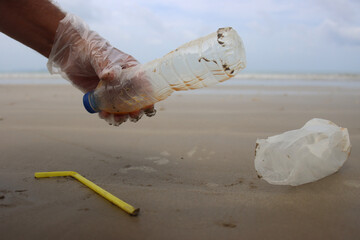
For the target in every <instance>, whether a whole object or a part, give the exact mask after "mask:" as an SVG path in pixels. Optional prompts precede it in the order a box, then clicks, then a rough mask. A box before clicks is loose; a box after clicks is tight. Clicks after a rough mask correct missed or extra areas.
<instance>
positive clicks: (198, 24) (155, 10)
mask: <svg viewBox="0 0 360 240" xmlns="http://www.w3.org/2000/svg"><path fill="white" fill-rule="evenodd" d="M57 3H58V5H60V6H61V7H62V8H63V9H64V10H65V11H69V12H72V13H74V14H77V15H78V16H80V17H82V18H83V19H84V20H85V21H86V22H87V23H88V24H89V25H90V27H91V28H92V29H94V30H96V31H98V32H99V33H100V34H101V35H102V36H103V37H105V38H107V39H108V40H109V41H110V42H111V43H112V44H113V45H114V46H116V47H117V48H119V49H121V50H123V51H125V52H127V53H129V54H132V55H133V56H134V57H136V58H138V59H139V60H140V61H141V62H147V61H149V60H152V59H154V58H158V57H161V56H162V55H164V54H166V53H167V52H169V51H171V50H173V49H175V48H176V47H178V46H179V45H181V44H183V43H185V42H187V41H190V40H193V39H196V38H198V37H201V36H203V35H207V34H209V33H211V32H214V31H216V30H217V29H218V28H219V27H226V26H231V27H233V28H235V29H236V30H237V32H238V33H239V35H240V36H241V37H242V39H243V41H244V44H245V49H246V54H247V59H248V67H247V70H246V72H248V73H250V72H263V73H268V72H270V73H273V72H285V73H294V72H305V73H327V72H330V73H360V14H359V10H360V1H359V0H254V1H249V0H221V1H219V0H191V1H190V0H127V1H122V0H101V1H99V0H58V1H57ZM0 53H1V54H0V72H14V71H39V70H43V71H44V70H46V67H45V65H46V59H45V58H44V57H42V56H40V55H39V54H37V53H36V52H34V51H33V50H31V49H29V48H27V47H24V46H22V45H21V44H20V43H18V42H16V41H14V40H12V39H10V38H8V37H6V36H5V35H4V34H0Z"/></svg>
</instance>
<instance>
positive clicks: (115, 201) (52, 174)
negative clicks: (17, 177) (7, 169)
mask: <svg viewBox="0 0 360 240" xmlns="http://www.w3.org/2000/svg"><path fill="white" fill-rule="evenodd" d="M66 176H71V177H73V178H75V179H77V180H79V181H80V182H81V183H83V184H84V185H85V186H87V187H89V188H91V189H92V190H94V191H95V192H96V193H98V194H99V195H101V196H102V197H104V198H106V199H107V200H109V201H110V202H112V203H113V204H115V205H116V206H118V207H119V208H121V209H122V210H124V211H125V212H127V213H129V214H130V215H131V216H137V215H138V213H139V211H140V209H139V208H134V207H133V206H131V205H130V204H127V203H126V202H124V201H122V200H121V199H119V198H117V197H115V196H114V195H112V194H111V193H109V192H108V191H105V190H104V189H102V188H101V187H99V186H98V185H96V184H94V183H93V182H91V181H89V180H87V179H86V178H84V177H83V176H81V175H80V174H79V173H77V172H74V171H57V172H36V173H35V177H36V178H45V177H66Z"/></svg>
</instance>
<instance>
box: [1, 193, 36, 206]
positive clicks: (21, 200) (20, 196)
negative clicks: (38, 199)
mask: <svg viewBox="0 0 360 240" xmlns="http://www.w3.org/2000/svg"><path fill="white" fill-rule="evenodd" d="M26 192H27V190H26V189H19V190H14V191H10V190H5V189H2V190H0V208H13V207H17V206H21V205H28V204H30V203H31V202H30V201H28V200H27V197H28V194H27V193H26Z"/></svg>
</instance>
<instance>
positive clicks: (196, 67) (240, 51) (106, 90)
mask: <svg viewBox="0 0 360 240" xmlns="http://www.w3.org/2000/svg"><path fill="white" fill-rule="evenodd" d="M245 67H246V56H245V50H244V44H243V42H242V40H241V38H240V37H239V35H238V34H237V32H236V31H235V30H234V29H233V28H231V27H227V28H220V29H219V30H218V31H217V32H214V33H212V34H209V35H208V36H205V37H202V38H199V39H197V40H194V41H191V42H188V43H186V44H184V45H182V46H180V47H179V48H177V49H175V50H174V51H172V52H170V53H168V54H167V55H165V56H164V57H162V58H160V59H155V60H153V61H151V62H148V63H146V64H143V65H137V66H135V67H132V68H128V69H123V70H122V71H121V74H122V77H121V79H127V81H111V82H106V83H105V82H103V81H100V83H99V85H98V87H97V88H96V89H95V90H94V91H92V92H89V93H86V94H85V95H84V98H83V102H84V106H85V108H86V110H88V111H89V112H90V113H95V112H99V111H101V110H104V111H106V112H109V113H126V112H132V111H136V110H139V109H142V108H144V107H147V106H150V105H153V104H154V103H156V102H159V101H162V100H164V99H166V98H167V97H168V96H170V95H171V94H172V93H173V92H174V91H182V90H189V89H197V88H202V87H206V86H210V85H213V84H216V83H219V82H223V81H225V80H227V79H230V78H232V77H234V76H235V75H236V74H237V73H238V72H239V71H240V70H242V69H244V68H245ZM138 79H146V81H144V80H142V81H139V80H138Z"/></svg>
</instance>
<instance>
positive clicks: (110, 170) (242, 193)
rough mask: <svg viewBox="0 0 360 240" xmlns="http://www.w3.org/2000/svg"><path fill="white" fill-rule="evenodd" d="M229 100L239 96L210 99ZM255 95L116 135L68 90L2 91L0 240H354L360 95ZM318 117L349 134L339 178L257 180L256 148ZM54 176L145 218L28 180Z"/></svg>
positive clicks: (170, 106)
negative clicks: (72, 174) (86, 182)
mask: <svg viewBox="0 0 360 240" xmlns="http://www.w3.org/2000/svg"><path fill="white" fill-rule="evenodd" d="M224 88H231V89H229V93H230V92H231V91H233V90H236V88H237V87H236V86H235V87H230V86H226V85H225V86H220V87H219V88H216V87H214V88H213V89H212V90H213V91H214V92H216V91H220V90H223V89H224ZM239 88H240V86H239ZM268 88H269V87H268ZM257 89H258V90H259V91H260V90H263V88H262V87H261V86H257V87H252V89H250V88H249V89H248V90H252V91H253V92H247V94H234V93H231V94H226V93H225V94H212V95H211V94H188V93H186V94H183V93H180V94H175V95H174V96H171V97H170V98H169V99H168V100H166V101H164V102H161V103H158V104H157V109H158V113H157V115H156V116H155V117H153V118H145V117H144V119H142V120H141V121H139V122H138V123H136V124H134V123H130V122H129V123H125V124H124V125H121V126H120V127H113V126H109V125H107V124H106V123H105V122H104V121H103V120H100V119H98V117H97V116H96V115H90V114H88V113H87V112H86V111H85V110H84V109H83V107H82V102H81V98H82V94H81V93H80V92H79V91H78V90H76V89H74V88H73V87H72V86H69V85H59V86H58V85H51V86H50V85H39V86H36V85H30V86H25V85H12V86H11V85H0V106H1V107H0V109H1V111H0V236H1V237H0V238H1V239H4V240H5V239H6V240H9V239H172V240H176V239H214V240H215V239H216V240H219V239H227V240H228V239H293V240H294V239H327V240H330V239H357V238H359V236H360V228H359V224H360V204H359V199H360V177H359V176H360V161H359V160H360V150H359V149H360V148H359V144H360V125H359V124H360V92H359V91H358V89H352V88H341V87H337V86H335V87H334V86H333V87H326V86H322V87H316V86H315V87H314V86H312V87H303V86H299V87H294V86H288V87H286V89H285V88H282V87H280V86H274V87H272V88H271V89H270V90H269V91H268V93H267V94H262V93H261V92H260V93H257V92H256V91H257ZM279 89H281V90H282V91H285V92H288V93H284V94H281V93H279V92H278V90H279ZM230 90H231V91H230ZM199 91H201V90H199ZM271 92H273V93H274V94H272V93H271ZM314 117H318V118H324V119H328V120H331V121H333V122H334V123H336V124H338V125H340V126H342V127H346V128H348V130H349V133H350V139H351V143H352V153H351V156H350V158H349V159H348V161H347V162H346V163H345V164H344V166H343V168H341V169H340V171H339V172H337V173H335V174H333V175H331V176H329V177H327V178H325V179H322V180H320V181H318V182H315V183H310V184H306V185H303V186H299V187H288V186H273V185H270V184H268V183H266V182H265V181H263V180H261V179H258V178H257V174H256V172H255V168H254V150H255V141H256V139H257V138H265V137H267V136H271V135H275V134H279V133H281V132H284V131H288V130H292V129H297V128H299V127H301V126H302V125H303V124H304V123H305V122H307V121H308V120H310V119H312V118H314ZM60 170H72V171H77V172H79V173H80V174H82V175H84V176H85V177H87V178H88V179H90V180H91V181H93V182H95V183H96V184H98V185H99V186H101V187H103V188H104V189H106V190H108V191H109V192H111V193H113V194H114V195H116V196H118V197H119V198H121V199H123V200H125V201H127V202H128V203H130V204H132V205H134V206H136V207H140V209H141V210H140V214H139V216H138V217H131V216H129V215H127V214H126V213H124V212H123V211H121V210H120V209H119V208H117V207H116V206H114V205H112V204H110V203H109V202H107V201H106V200H104V199H103V198H101V197H100V196H98V195H97V194H95V193H94V192H92V191H91V190H90V189H88V188H86V187H84V186H83V185H82V184H80V183H79V182H77V181H76V180H73V179H71V178H47V179H35V178H34V177H33V174H34V172H37V171H60Z"/></svg>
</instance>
